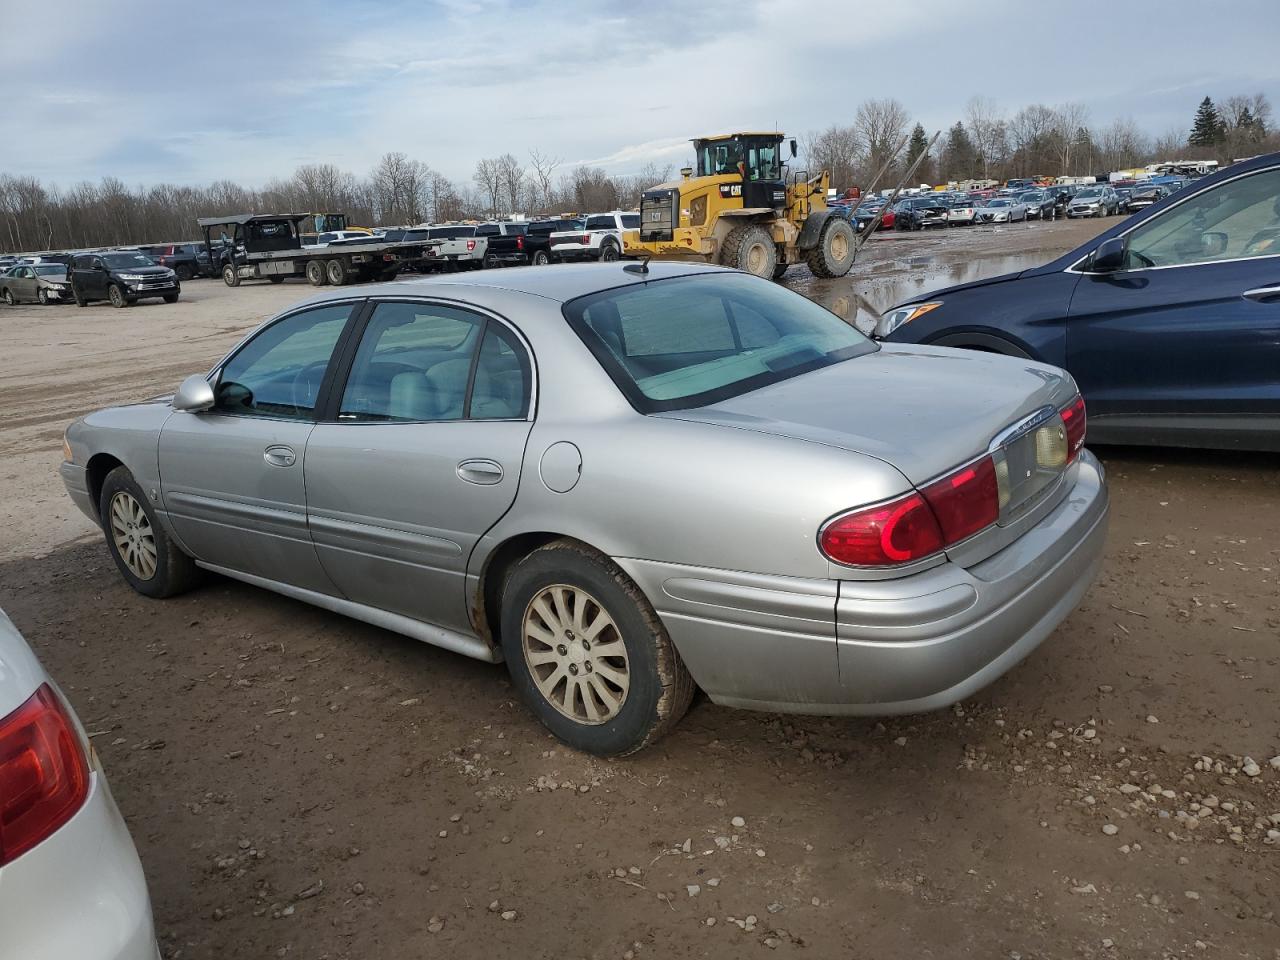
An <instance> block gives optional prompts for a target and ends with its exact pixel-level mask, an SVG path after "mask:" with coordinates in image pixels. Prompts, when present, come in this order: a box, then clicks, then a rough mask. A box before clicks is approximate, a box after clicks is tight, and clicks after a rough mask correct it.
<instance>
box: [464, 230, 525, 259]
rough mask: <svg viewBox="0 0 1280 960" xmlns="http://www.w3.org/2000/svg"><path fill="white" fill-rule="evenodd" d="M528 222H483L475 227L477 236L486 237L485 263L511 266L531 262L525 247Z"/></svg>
mask: <svg viewBox="0 0 1280 960" xmlns="http://www.w3.org/2000/svg"><path fill="white" fill-rule="evenodd" d="M528 226H529V225H528V224H527V223H509V222H506V221H503V222H501V223H482V224H480V225H479V226H477V227H476V228H475V231H476V237H477V238H479V237H484V239H485V244H486V246H485V251H484V260H483V263H484V265H485V266H486V267H501V266H510V265H511V264H522V263H528V262H529V256H528V254H527V253H526V252H525V249H524V232H525V230H526V229H527V228H528Z"/></svg>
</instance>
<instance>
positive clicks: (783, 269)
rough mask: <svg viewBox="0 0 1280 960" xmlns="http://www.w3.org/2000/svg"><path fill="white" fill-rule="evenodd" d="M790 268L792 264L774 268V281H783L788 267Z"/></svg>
mask: <svg viewBox="0 0 1280 960" xmlns="http://www.w3.org/2000/svg"><path fill="white" fill-rule="evenodd" d="M789 266H791V264H789V263H779V264H778V265H777V266H776V267H774V268H773V279H774V280H781V279H782V275H783V274H784V273H786V272H787V267H789Z"/></svg>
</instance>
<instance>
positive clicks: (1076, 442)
mask: <svg viewBox="0 0 1280 960" xmlns="http://www.w3.org/2000/svg"><path fill="white" fill-rule="evenodd" d="M1059 412H1060V413H1061V414H1062V425H1063V426H1065V427H1066V428H1067V462H1068V463H1070V462H1071V461H1072V460H1074V459H1075V458H1076V456H1077V455H1078V454H1079V453H1080V450H1081V449H1082V448H1083V447H1084V434H1085V428H1086V426H1087V423H1088V419H1089V418H1088V417H1087V416H1086V414H1085V409H1084V397H1082V396H1080V395H1079V394H1076V398H1075V399H1074V400H1072V401H1071V402H1070V403H1068V404H1067V405H1066V406H1065V407H1063V408H1062V409H1061V410H1060V411H1059Z"/></svg>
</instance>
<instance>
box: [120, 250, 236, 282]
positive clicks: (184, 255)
mask: <svg viewBox="0 0 1280 960" xmlns="http://www.w3.org/2000/svg"><path fill="white" fill-rule="evenodd" d="M138 252H139V253H141V254H143V255H144V256H147V257H150V258H151V259H152V261H154V262H155V263H156V264H157V265H159V266H162V267H168V268H169V269H170V270H172V271H173V272H174V273H176V274H177V275H178V279H179V280H192V279H194V278H195V277H216V276H217V275H218V273H217V271H215V270H214V269H213V266H212V265H211V263H210V261H209V251H208V250H206V249H205V246H204V244H203V243H164V244H160V245H158V246H150V247H139V248H138Z"/></svg>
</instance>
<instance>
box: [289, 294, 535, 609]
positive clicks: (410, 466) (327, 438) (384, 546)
mask: <svg viewBox="0 0 1280 960" xmlns="http://www.w3.org/2000/svg"><path fill="white" fill-rule="evenodd" d="M353 346H354V350H349V351H348V352H349V353H353V356H352V358H351V360H350V370H349V373H348V374H347V376H346V377H345V380H344V382H343V386H342V388H341V389H340V390H338V389H335V390H334V397H333V403H332V404H331V406H330V407H329V409H328V410H327V411H326V419H325V422H321V423H319V424H317V425H316V428H315V430H314V431H313V432H312V434H311V437H310V439H309V441H308V442H307V462H306V471H305V474H306V485H307V516H308V522H309V524H310V528H311V537H312V540H313V542H314V543H315V546H316V552H317V553H318V554H319V556H320V561H321V563H322V564H323V565H324V569H325V571H326V573H327V574H328V575H329V577H330V578H331V579H332V580H333V582H334V583H335V584H336V585H337V586H338V588H339V589H340V590H341V591H342V592H343V594H345V595H346V596H347V597H348V598H349V599H351V600H354V601H356V602H357V603H363V604H367V605H369V606H372V607H376V608H378V609H381V610H389V611H391V612H394V613H398V614H402V615H404V616H407V617H412V618H414V619H416V620H423V621H427V622H430V623H434V624H438V625H441V626H445V627H450V628H454V629H462V630H466V629H470V627H471V616H470V610H469V605H468V603H467V599H466V598H467V590H466V582H465V579H466V568H467V561H468V559H469V558H470V556H471V551H472V548H473V547H474V546H475V544H476V541H478V540H479V539H480V537H481V536H482V535H483V534H484V533H485V532H486V531H487V530H488V529H489V528H490V527H492V526H493V525H494V524H495V523H496V522H497V521H498V520H499V519H500V518H501V517H502V515H503V514H504V513H506V511H507V509H508V508H509V507H510V506H511V503H512V501H513V500H514V499H515V495H516V488H517V486H518V485H519V480H520V468H521V464H522V462H523V457H524V447H525V441H526V439H527V437H528V435H529V429H530V427H531V426H532V421H531V416H530V411H531V406H530V404H531V397H532V389H533V376H532V370H533V366H532V362H531V359H530V355H529V352H528V350H527V349H526V347H525V346H524V344H523V342H522V341H521V338H520V337H519V336H518V335H517V334H516V333H515V332H514V331H513V330H512V328H511V327H509V326H507V325H506V324H505V323H503V322H502V321H500V320H498V319H496V318H493V317H486V316H484V315H483V314H480V313H476V312H472V311H470V310H465V309H462V308H459V307H457V306H452V305H446V304H437V303H427V302H421V301H416V302H407V301H384V302H380V303H378V304H377V306H376V308H375V309H374V310H373V311H372V313H371V314H370V315H369V317H368V320H367V323H366V324H365V326H364V329H363V332H362V333H361V334H360V335H359V343H358V346H357V345H353Z"/></svg>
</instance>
